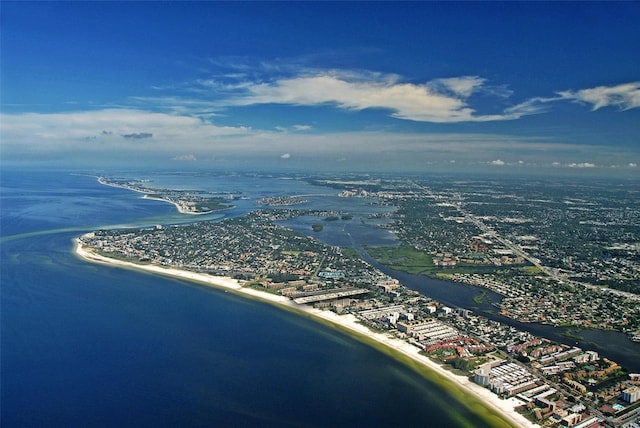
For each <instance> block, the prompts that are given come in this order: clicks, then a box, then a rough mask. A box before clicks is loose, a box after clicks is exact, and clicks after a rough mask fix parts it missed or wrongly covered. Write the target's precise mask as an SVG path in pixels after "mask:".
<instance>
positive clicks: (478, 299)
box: [473, 290, 487, 305]
mask: <svg viewBox="0 0 640 428" xmlns="http://www.w3.org/2000/svg"><path fill="white" fill-rule="evenodd" d="M486 298H487V290H482V292H480V294H478V295H477V296H474V297H473V301H474V302H475V303H476V304H478V305H480V304H481V303H482V302H484V301H485V300H486Z"/></svg>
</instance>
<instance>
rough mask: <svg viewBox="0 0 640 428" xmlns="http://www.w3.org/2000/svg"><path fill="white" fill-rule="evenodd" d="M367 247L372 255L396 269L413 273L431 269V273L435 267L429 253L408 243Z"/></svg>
mask: <svg viewBox="0 0 640 428" xmlns="http://www.w3.org/2000/svg"><path fill="white" fill-rule="evenodd" d="M365 249H366V251H367V252H368V253H369V254H370V255H371V257H373V258H375V259H377V260H378V261H379V262H380V263H382V264H384V265H387V266H389V267H391V268H392V269H395V270H400V271H403V272H409V273H412V274H420V273H425V272H426V271H429V274H431V270H432V269H433V268H434V267H435V265H434V264H433V258H432V257H431V256H430V255H429V254H427V253H425V252H423V251H419V250H416V249H415V248H413V247H411V246H408V245H403V246H400V247H366V248H365ZM425 274H427V273H425Z"/></svg>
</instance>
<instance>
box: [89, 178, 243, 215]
mask: <svg viewBox="0 0 640 428" xmlns="http://www.w3.org/2000/svg"><path fill="white" fill-rule="evenodd" d="M98 182H99V183H100V184H104V185H105V186H111V187H119V188H122V189H127V190H131V191H134V192H138V193H143V194H144V196H143V198H145V199H153V200H156V201H163V202H168V203H170V204H173V205H174V206H175V207H176V209H177V210H178V212H179V213H181V214H193V215H201V214H210V213H212V212H215V211H221V210H226V209H230V208H233V206H232V205H228V202H229V201H230V200H233V199H237V196H234V195H230V194H225V195H224V197H222V196H211V195H208V194H205V193H203V192H200V191H197V190H172V189H157V188H154V187H148V186H147V185H146V184H145V183H144V182H143V181H142V180H129V179H114V178H106V177H98Z"/></svg>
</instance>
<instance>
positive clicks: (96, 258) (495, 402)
mask: <svg viewBox="0 0 640 428" xmlns="http://www.w3.org/2000/svg"><path fill="white" fill-rule="evenodd" d="M74 251H75V253H76V254H77V255H78V256H79V257H81V258H83V259H85V260H87V261H91V262H95V263H104V264H109V265H115V266H122V267H126V268H133V269H139V270H143V271H146V272H151V273H154V274H159V275H166V276H170V277H173V278H180V279H185V280H188V281H194V282H197V283H200V284H204V285H208V286H212V287H217V288H221V289H227V290H231V291H233V292H235V293H239V294H243V295H246V296H248V297H253V298H257V299H260V300H263V301H266V302H269V303H272V304H276V305H280V306H283V307H286V308H289V309H293V310H295V311H298V312H302V313H305V314H308V315H310V316H312V317H315V318H318V319H322V320H325V321H328V322H330V323H332V324H335V325H337V326H340V327H342V329H344V330H346V331H349V332H351V333H352V334H354V335H360V336H364V337H366V338H369V339H371V340H374V341H376V342H377V343H379V344H381V345H383V346H386V347H389V348H391V349H393V350H395V351H397V352H400V353H402V354H403V355H405V356H407V357H409V358H411V359H412V360H414V361H417V362H419V363H420V364H422V365H424V366H425V367H428V368H429V369H430V370H432V371H433V372H435V373H437V374H439V375H441V376H442V377H444V378H446V379H447V380H449V381H451V382H452V383H454V384H455V385H457V386H458V387H459V388H460V389H462V390H463V391H464V392H465V393H468V394H471V395H473V396H474V397H475V398H477V399H478V400H479V401H481V402H482V403H484V404H485V405H486V406H487V407H489V408H492V409H494V410H496V411H497V412H499V413H500V414H501V415H503V417H504V418H505V419H506V420H508V421H509V422H510V423H511V424H512V425H513V426H514V427H537V426H539V425H536V424H534V423H532V422H530V421H529V420H527V419H526V418H525V417H524V416H522V415H520V414H519V413H517V412H516V411H515V407H517V406H519V405H521V404H522V403H521V402H520V401H519V400H517V399H516V398H510V399H507V400H503V399H501V398H499V397H498V396H497V395H495V394H493V393H492V392H491V391H489V390H488V389H486V388H483V387H481V386H479V385H477V384H475V383H473V382H471V381H470V380H469V379H468V378H466V377H464V376H458V375H455V374H453V373H452V372H450V371H448V370H446V369H445V368H443V367H442V366H440V365H439V364H437V363H435V362H434V361H432V360H430V359H429V358H428V357H426V356H424V355H420V354H419V351H420V350H419V349H418V348H417V347H415V346H413V345H411V344H409V343H407V342H405V341H404V340H401V339H397V338H395V337H392V336H391V335H388V334H383V333H376V332H373V331H371V330H369V329H368V328H367V327H366V326H364V325H362V324H360V323H359V322H358V320H357V318H356V317H355V316H353V315H350V314H349V315H338V314H336V313H334V312H331V311H324V310H320V309H316V308H312V307H309V306H306V305H299V304H297V303H295V302H293V301H292V300H290V299H289V298H287V297H284V296H276V295H274V294H270V293H267V292H262V291H259V290H255V289H253V288H249V287H243V286H242V284H241V283H240V282H239V281H238V280H235V279H233V278H229V277H220V276H212V275H209V274H202V273H195V272H190V271H186V270H181V269H175V268H165V267H161V266H157V265H141V264H136V263H132V262H126V261H122V260H116V259H112V258H109V257H105V256H102V255H99V254H97V253H95V252H93V251H91V250H89V249H87V248H85V247H84V246H83V245H82V243H81V242H80V240H79V239H75V249H74Z"/></svg>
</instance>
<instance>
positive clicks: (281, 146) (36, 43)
mask: <svg viewBox="0 0 640 428" xmlns="http://www.w3.org/2000/svg"><path fill="white" fill-rule="evenodd" d="M0 19H1V24H2V25H1V27H2V30H1V31H2V38H1V43H2V46H1V47H2V49H1V64H2V65H1V84H2V98H1V110H0V114H1V116H0V120H1V122H0V125H1V139H2V145H1V152H0V155H1V160H2V165H21V166H61V165H76V166H77V165H82V166H83V167H85V168H109V167H114V166H116V167H140V168H142V167H163V168H175V169H180V170H185V169H207V168H211V169H220V168H225V167H228V168H240V169H252V168H254V169H278V170H283V171H287V170H291V171H295V170H317V171H362V172H378V171H391V172H393V171H409V172H431V171H499V172H510V173H520V172H523V173H535V172H541V173H562V174H565V173H566V174H578V175H583V174H594V173H597V174H604V175H613V176H623V177H635V178H637V177H639V176H640V174H639V173H638V172H639V170H638V166H637V165H638V164H639V163H640V55H638V49H639V47H640V27H639V26H638V25H637V23H638V22H640V3H638V2H576V3H574V2H557V3H546V2H543V3H539V2H532V3H528V2H506V3H495V2H472V3H465V2H446V3H444V2H443V3H440V2H424V3H422V2H407V3H404V2H371V3H370V2H348V3H342V2H247V3H245V2H197V3H193V2H12V1H7V2H3V4H2V11H1V16H0Z"/></svg>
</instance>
